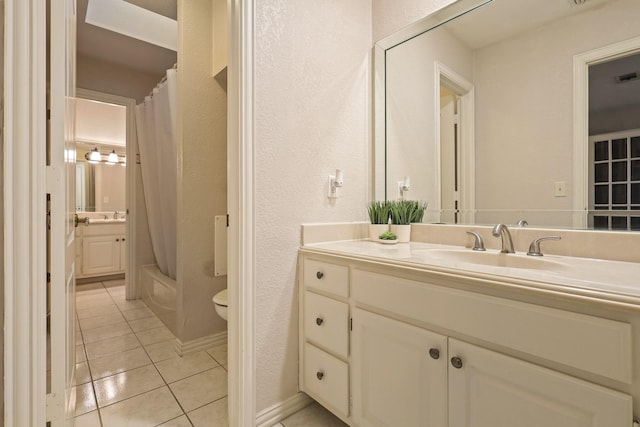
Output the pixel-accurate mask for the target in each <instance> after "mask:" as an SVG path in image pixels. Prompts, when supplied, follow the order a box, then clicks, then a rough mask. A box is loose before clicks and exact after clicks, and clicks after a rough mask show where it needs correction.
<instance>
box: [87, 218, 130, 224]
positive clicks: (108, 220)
mask: <svg viewBox="0 0 640 427" xmlns="http://www.w3.org/2000/svg"><path fill="white" fill-rule="evenodd" d="M121 222H126V219H125V218H118V219H113V218H89V224H114V223H121Z"/></svg>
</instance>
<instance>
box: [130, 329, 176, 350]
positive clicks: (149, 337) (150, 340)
mask: <svg viewBox="0 0 640 427" xmlns="http://www.w3.org/2000/svg"><path fill="white" fill-rule="evenodd" d="M136 336H137V337H138V339H139V340H140V342H141V343H142V345H149V344H155V343H157V342H160V341H166V340H168V339H171V338H175V337H174V336H173V334H172V333H171V331H170V330H169V328H167V327H166V326H162V327H160V328H153V329H149V330H147V331H140V332H136Z"/></svg>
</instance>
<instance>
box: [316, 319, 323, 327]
mask: <svg viewBox="0 0 640 427" xmlns="http://www.w3.org/2000/svg"><path fill="white" fill-rule="evenodd" d="M323 323H324V319H323V318H322V317H316V325H318V326H320V325H322V324H323Z"/></svg>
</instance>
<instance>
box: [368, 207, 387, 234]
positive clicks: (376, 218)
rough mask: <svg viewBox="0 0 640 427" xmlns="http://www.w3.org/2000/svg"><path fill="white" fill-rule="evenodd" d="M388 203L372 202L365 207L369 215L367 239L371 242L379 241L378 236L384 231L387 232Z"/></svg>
mask: <svg viewBox="0 0 640 427" xmlns="http://www.w3.org/2000/svg"><path fill="white" fill-rule="evenodd" d="M389 206H390V205H389V202H386V201H384V202H376V201H373V202H371V203H369V205H368V206H367V212H368V213H369V221H371V224H370V225H369V239H371V241H374V242H376V241H379V240H380V235H381V234H383V233H384V232H386V231H389V215H390V212H389Z"/></svg>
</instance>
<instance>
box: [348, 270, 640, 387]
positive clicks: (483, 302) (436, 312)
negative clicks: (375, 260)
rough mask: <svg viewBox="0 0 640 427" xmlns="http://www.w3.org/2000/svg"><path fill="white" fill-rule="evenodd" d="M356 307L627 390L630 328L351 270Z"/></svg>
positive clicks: (485, 296)
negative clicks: (567, 368)
mask: <svg viewBox="0 0 640 427" xmlns="http://www.w3.org/2000/svg"><path fill="white" fill-rule="evenodd" d="M351 292H352V297H353V298H354V300H355V301H356V302H357V305H365V306H368V307H377V308H379V309H380V310H384V311H385V312H387V313H395V314H396V315H397V316H398V317H401V318H409V319H413V320H415V321H418V322H422V323H424V324H425V325H426V327H428V326H429V325H431V326H434V327H439V328H445V329H447V330H449V331H452V333H453V334H454V335H455V334H461V335H463V336H472V337H474V338H477V339H480V340H483V341H486V342H488V343H492V344H496V345H498V346H502V347H505V348H510V349H513V350H516V351H519V352H523V353H525V354H529V355H532V356H536V357H540V358H542V359H546V360H549V361H553V362H557V363H561V364H564V365H566V366H570V367H575V368H578V369H582V370H584V371H587V372H591V373H595V374H598V375H602V376H604V377H607V378H611V379H614V380H618V381H622V382H625V383H627V384H631V380H632V372H631V371H632V369H631V366H632V359H631V355H632V346H631V344H632V342H631V325H630V324H628V323H624V322H618V321H614V320H609V319H603V318H599V317H595V316H589V315H585V314H580V313H573V312H569V311H564V310H558V309H554V308H550V307H544V306H540V305H535V304H529V303H524V302H520V301H513V300H507V299H503V298H497V297H493V296H488V295H482V294H477V293H474V292H467V291H461V290H458V289H451V288H448V287H445V286H437V285H433V284H429V283H423V282H417V281H412V280H407V279H402V278H397V277H393V276H387V275H383V274H378V273H371V272H368V271H363V270H353V272H352V284H351Z"/></svg>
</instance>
